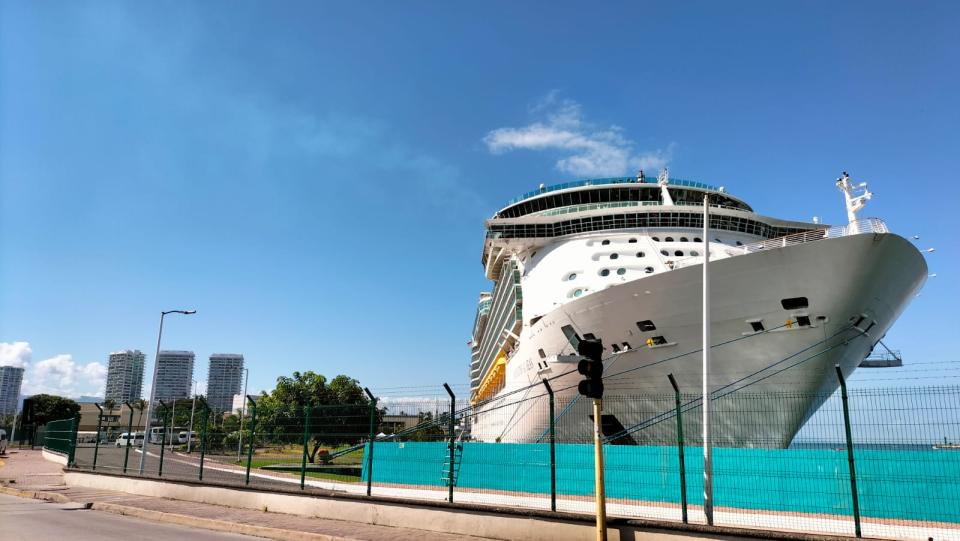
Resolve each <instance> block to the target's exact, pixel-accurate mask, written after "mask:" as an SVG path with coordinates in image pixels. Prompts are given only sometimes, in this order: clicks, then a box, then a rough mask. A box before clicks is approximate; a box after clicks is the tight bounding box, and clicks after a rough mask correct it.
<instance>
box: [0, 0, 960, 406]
mask: <svg viewBox="0 0 960 541" xmlns="http://www.w3.org/2000/svg"><path fill="white" fill-rule="evenodd" d="M958 15H960V8H958V7H957V5H956V4H955V3H950V2H924V3H885V2H862V3H856V2H847V3H842V4H837V3H828V2H808V3H804V4H803V5H802V6H788V5H786V4H783V3H769V2H734V3H718V2H702V3H698V2H692V3H684V4H683V5H674V3H669V2H663V3H649V2H644V3H639V2H630V3H603V4H599V5H596V4H594V5H590V6H589V7H588V6H587V5H586V4H575V3H558V2H550V3H541V4H534V3H532V2H530V3H516V2H503V3H484V4H482V5H466V4H462V3H461V4H441V3H438V2H435V3H431V2H414V3H403V4H401V3H395V2H383V3H374V2H368V3H362V4H361V3H347V2H344V3H340V4H335V3H332V2H325V3H317V2H284V3H281V4H276V3H267V2H202V3H201V2H197V3H192V4H190V3H186V2H153V3H149V4H148V3H130V2H116V3H112V2H83V3H78V2H14V1H8V0H0V342H2V343H4V344H5V345H4V346H3V347H2V351H0V353H2V355H0V362H6V363H26V364H28V366H29V369H28V373H27V379H28V386H27V388H25V391H38V390H53V391H61V392H66V393H74V394H81V393H82V394H91V393H95V394H99V393H102V385H101V383H100V382H102V368H103V366H102V365H105V364H106V359H107V354H108V353H109V352H110V351H114V350H118V349H124V348H139V349H141V350H143V351H144V352H146V353H147V354H148V355H149V358H150V359H152V357H153V351H154V347H155V344H156V326H157V319H158V313H159V311H160V310H162V309H171V308H196V309H197V310H198V314H197V315H196V316H191V317H190V318H176V319H171V320H168V324H167V326H166V332H165V337H164V347H165V348H169V349H192V350H194V351H195V352H196V353H197V355H198V362H197V372H196V377H197V378H198V379H200V380H205V379H206V358H207V357H208V356H209V355H210V354H211V353H214V352H240V353H243V354H244V355H245V356H246V358H247V361H248V365H249V366H250V368H251V376H250V377H251V387H253V388H254V389H260V388H270V387H272V384H273V381H274V380H275V378H276V377H277V376H279V375H282V374H289V373H290V372H292V371H294V370H301V371H302V370H307V369H312V370H315V371H319V372H321V373H324V374H328V375H330V376H333V375H335V374H337V373H347V374H349V375H351V376H353V377H356V378H358V379H360V381H361V382H362V383H363V384H365V385H369V386H370V387H373V388H377V389H383V390H384V392H387V391H388V390H392V389H395V388H396V387H408V386H409V387H414V386H422V385H436V384H438V383H439V382H442V381H449V382H452V383H460V384H463V383H465V382H466V366H467V362H468V349H467V346H466V341H467V340H468V338H469V332H470V326H471V324H472V320H473V310H474V305H475V300H476V295H477V293H478V292H479V291H481V290H484V289H487V287H488V286H487V284H486V283H485V281H484V279H483V273H482V269H481V266H480V255H481V242H482V235H483V220H484V218H485V217H488V216H489V215H490V214H492V213H493V212H494V211H496V210H497V209H498V208H499V207H500V206H502V205H503V204H504V203H505V202H506V201H507V200H509V199H510V198H513V197H515V196H517V195H519V194H520V193H523V192H525V191H528V190H530V189H532V188H534V187H536V185H537V184H539V183H540V182H547V183H551V182H562V181H567V180H571V179H575V178H581V177H585V176H597V175H601V176H602V175H616V174H624V173H632V172H634V171H633V169H634V168H635V166H636V165H638V164H643V165H646V166H647V167H648V168H654V167H656V166H658V165H661V164H668V165H669V167H670V169H671V173H672V175H673V176H676V177H680V178H690V179H696V180H702V181H705V182H709V183H713V184H720V185H724V186H726V187H727V189H728V190H729V191H730V192H732V193H734V194H736V195H739V196H741V197H743V198H745V199H746V200H747V201H749V202H750V203H751V204H752V205H753V206H754V208H756V209H757V210H758V211H759V212H761V213H763V214H767V215H772V216H777V217H782V218H792V219H802V220H809V219H810V218H811V217H812V216H820V217H821V218H822V219H823V220H824V221H825V222H828V223H838V222H842V221H843V220H844V212H843V205H842V201H841V197H840V195H839V193H838V192H837V191H836V188H835V187H834V185H833V179H834V178H836V176H837V175H838V174H839V173H840V171H842V170H848V171H850V172H851V174H853V176H854V177H855V178H856V179H857V180H868V181H869V182H870V187H871V189H872V190H873V191H874V192H875V194H876V195H875V198H874V200H873V201H871V202H870V204H869V206H868V208H867V210H866V211H865V212H864V214H865V215H868V216H879V217H882V218H884V219H886V220H887V222H888V224H889V225H890V226H891V228H892V229H893V230H894V231H896V232H898V233H900V234H902V235H904V236H908V237H910V236H912V235H920V237H921V239H920V240H919V241H918V242H919V243H920V244H921V245H922V247H923V248H926V247H930V246H932V247H935V248H936V249H937V251H936V252H935V253H933V254H930V256H929V257H928V261H929V264H930V268H931V272H934V273H937V274H938V277H937V278H934V279H931V280H930V281H929V282H928V284H927V286H926V288H925V290H924V292H923V294H922V295H921V296H920V297H919V298H917V299H916V300H915V302H914V303H913V305H912V306H911V307H910V308H909V309H908V310H907V312H906V313H905V314H904V315H903V317H902V318H901V320H900V322H899V323H898V324H897V325H896V327H895V328H894V330H893V331H892V332H891V333H890V334H889V336H888V340H887V342H888V343H890V344H891V345H892V346H894V347H898V348H900V349H902V350H903V351H904V353H905V355H906V361H907V362H908V363H910V362H918V363H920V362H937V363H941V364H940V365H933V366H931V367H926V368H924V367H920V365H918V367H916V369H915V370H913V371H910V372H909V374H911V375H913V376H918V377H925V378H928V379H934V376H951V377H954V376H956V375H957V372H955V371H954V372H949V371H948V372H946V373H943V372H941V373H935V372H931V370H934V369H936V370H944V369H952V368H953V366H952V365H949V364H946V365H944V363H948V362H952V361H953V360H954V358H953V353H952V351H953V348H952V347H951V343H950V342H949V337H950V336H951V335H952V334H953V333H954V332H955V331H954V328H955V325H954V323H953V321H954V316H955V308H956V302H957V299H960V291H958V286H957V272H956V271H957V266H958V258H957V254H956V250H955V247H956V246H957V242H956V239H955V233H954V232H953V230H954V229H955V226H954V225H953V224H952V223H949V222H948V216H951V215H955V214H956V208H957V200H958V196H960V189H958V187H957V182H958V181H957V179H956V178H954V177H955V176H956V172H957V170H958V169H960V167H958V165H960V163H958V161H960V160H958V155H960V135H958V130H957V126H958V124H960V107H958V96H960V72H958V70H957V69H956V68H957V65H958V61H960V39H958V38H957V33H956V22H957V21H958ZM510 134H514V135H516V134H521V135H528V136H529V135H531V134H533V135H539V136H544V137H539V138H538V137H532V138H530V137H528V138H522V137H521V138H514V139H509V138H506V139H505V138H504V137H503V136H504V135H510ZM558 134H559V135H558ZM23 342H26V343H27V344H28V345H24V344H23ZM97 363H99V364H97ZM896 373H898V372H893V371H891V372H888V374H896ZM864 377H868V376H864ZM884 377H886V379H888V380H894V379H896V378H895V377H891V376H889V375H888V376H884ZM912 381H913V382H914V383H924V381H923V380H912ZM401 391H402V390H394V391H393V392H401ZM410 392H413V393H416V392H421V390H419V389H411V390H410Z"/></svg>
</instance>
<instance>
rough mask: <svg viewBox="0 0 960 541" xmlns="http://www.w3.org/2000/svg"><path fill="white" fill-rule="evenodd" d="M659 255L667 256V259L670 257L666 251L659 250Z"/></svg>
mask: <svg viewBox="0 0 960 541" xmlns="http://www.w3.org/2000/svg"><path fill="white" fill-rule="evenodd" d="M660 255H665V256H668V257H669V256H670V252H668V251H666V250H660Z"/></svg>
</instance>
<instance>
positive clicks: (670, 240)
mask: <svg viewBox="0 0 960 541" xmlns="http://www.w3.org/2000/svg"><path fill="white" fill-rule="evenodd" d="M663 242H673V237H667V238H665V239H663Z"/></svg>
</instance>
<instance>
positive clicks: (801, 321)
mask: <svg viewBox="0 0 960 541" xmlns="http://www.w3.org/2000/svg"><path fill="white" fill-rule="evenodd" d="M797 324H798V325H800V326H801V327H809V326H810V316H797Z"/></svg>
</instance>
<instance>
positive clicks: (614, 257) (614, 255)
mask: <svg viewBox="0 0 960 541" xmlns="http://www.w3.org/2000/svg"><path fill="white" fill-rule="evenodd" d="M618 257H620V254H610V259H616V258H618Z"/></svg>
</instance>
